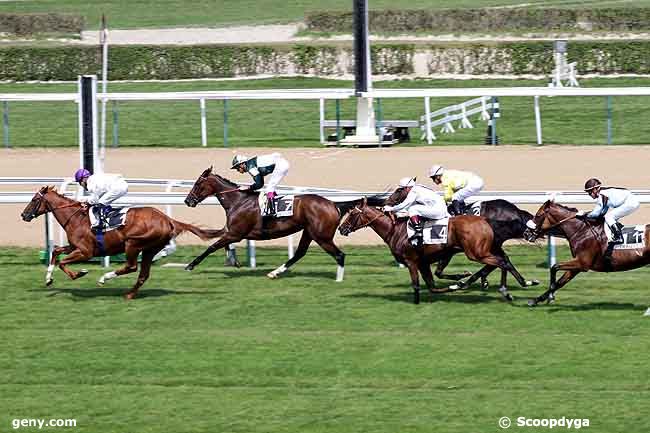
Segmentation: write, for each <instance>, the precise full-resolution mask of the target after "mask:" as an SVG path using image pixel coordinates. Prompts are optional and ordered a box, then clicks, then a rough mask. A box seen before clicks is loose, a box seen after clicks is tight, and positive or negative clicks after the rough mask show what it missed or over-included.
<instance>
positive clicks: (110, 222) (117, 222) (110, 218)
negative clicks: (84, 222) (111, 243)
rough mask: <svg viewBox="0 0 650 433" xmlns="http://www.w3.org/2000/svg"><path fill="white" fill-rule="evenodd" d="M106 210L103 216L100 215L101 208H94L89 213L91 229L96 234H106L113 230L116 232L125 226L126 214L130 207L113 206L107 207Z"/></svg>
mask: <svg viewBox="0 0 650 433" xmlns="http://www.w3.org/2000/svg"><path fill="white" fill-rule="evenodd" d="M107 208H108V209H106V207H105V208H104V211H103V212H102V215H99V212H100V208H95V207H93V208H92V209H91V211H90V212H89V216H90V227H91V228H92V230H93V232H95V233H106V232H109V231H111V230H115V229H117V228H119V227H122V226H123V225H124V221H125V220H126V213H127V212H128V211H129V209H130V208H128V207H119V208H114V207H112V206H107Z"/></svg>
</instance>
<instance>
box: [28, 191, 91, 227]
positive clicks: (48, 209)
mask: <svg viewBox="0 0 650 433" xmlns="http://www.w3.org/2000/svg"><path fill="white" fill-rule="evenodd" d="M36 196H37V197H39V200H38V202H36V206H34V208H35V210H38V208H39V207H41V203H42V202H43V201H45V212H44V213H48V212H52V213H54V211H56V210H59V209H65V208H69V207H75V206H79V209H77V210H76V211H74V212H73V213H72V215H70V216H69V217H68V219H67V220H65V222H64V223H63V224H61V228H63V229H65V227H66V226H67V225H68V223H70V220H71V219H72V217H74V216H75V215H77V214H78V213H79V212H80V211H81V210H82V209H83V206H82V205H81V204H80V203H78V202H73V203H68V204H66V205H63V206H59V207H52V205H51V204H50V202H49V201H48V200H47V199H46V198H45V194H43V193H42V192H41V191H38V192H37V193H36ZM35 210H34V211H32V212H31V217H32V218H36V217H37V216H38V215H36V211H35ZM40 215H42V214H40Z"/></svg>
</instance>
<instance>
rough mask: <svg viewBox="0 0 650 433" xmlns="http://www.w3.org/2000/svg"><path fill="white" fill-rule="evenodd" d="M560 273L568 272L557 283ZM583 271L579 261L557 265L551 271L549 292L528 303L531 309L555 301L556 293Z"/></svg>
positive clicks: (574, 260)
mask: <svg viewBox="0 0 650 433" xmlns="http://www.w3.org/2000/svg"><path fill="white" fill-rule="evenodd" d="M558 271H567V272H565V273H564V275H562V278H560V281H556V278H557V272H558ZM582 271H583V267H582V264H581V263H580V261H579V260H578V259H573V260H569V261H568V262H564V263H556V264H554V265H553V266H551V269H550V272H549V274H550V281H549V288H548V290H547V291H545V292H544V293H542V294H541V295H539V296H538V297H537V298H534V299H531V300H529V301H528V305H529V306H530V307H534V306H536V305H537V304H539V303H540V302H544V301H548V302H549V303H551V302H554V301H555V292H556V291H557V290H558V289H560V288H561V287H562V286H564V285H565V284H566V283H568V282H569V281H571V280H572V279H573V278H574V277H575V276H576V275H578V274H579V273H580V272H582Z"/></svg>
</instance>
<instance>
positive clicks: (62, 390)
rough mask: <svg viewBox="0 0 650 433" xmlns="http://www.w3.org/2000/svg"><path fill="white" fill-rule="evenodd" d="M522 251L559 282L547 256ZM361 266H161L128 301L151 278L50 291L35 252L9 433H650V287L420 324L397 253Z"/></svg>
mask: <svg viewBox="0 0 650 433" xmlns="http://www.w3.org/2000/svg"><path fill="white" fill-rule="evenodd" d="M199 251H200V249H198V248H182V249H180V250H179V251H178V252H177V253H176V254H175V255H173V256H172V257H170V258H168V259H166V260H167V261H174V262H186V261H187V260H189V259H190V258H191V257H193V256H194V255H195V254H197V253H198V252H199ZM508 251H509V253H510V255H511V258H512V259H513V262H514V263H515V264H516V265H518V267H519V269H520V270H521V272H522V273H523V274H524V275H525V276H526V277H528V278H539V279H541V280H543V281H547V270H546V269H544V268H543V267H541V266H540V265H539V264H540V263H542V262H543V261H544V254H545V250H544V249H541V248H535V247H530V246H528V247H510V248H508ZM346 252H347V253H348V260H347V263H348V266H347V267H346V279H345V281H344V282H343V283H338V284H337V283H335V282H334V281H333V277H334V273H335V265H334V263H333V260H332V259H331V258H330V257H329V256H327V255H325V253H323V252H322V251H319V250H318V249H317V247H312V249H311V251H310V253H309V254H308V256H307V257H306V258H305V260H304V262H302V263H299V264H298V265H296V267H295V268H294V269H293V270H292V271H291V272H290V273H289V274H287V275H286V277H283V278H282V279H280V280H277V281H270V280H268V279H267V278H266V277H265V276H264V275H265V273H266V272H268V271H269V270H271V269H273V268H274V267H275V266H277V265H279V264H280V263H281V262H282V261H283V260H285V258H286V257H285V256H284V254H285V250H284V249H264V248H261V249H258V264H259V268H258V269H257V270H250V269H246V268H242V269H232V268H223V267H222V262H223V254H222V253H218V254H216V255H215V256H214V257H213V258H210V259H208V260H207V261H206V262H205V263H204V264H203V265H201V266H200V267H199V268H197V269H196V270H195V271H194V272H192V273H186V272H184V271H182V270H181V269H178V268H162V267H160V266H159V265H156V266H155V267H154V269H153V272H152V277H151V279H150V280H149V281H148V282H147V284H146V285H145V287H144V288H143V289H142V292H141V293H142V297H141V298H139V299H137V300H135V301H132V302H126V301H124V300H123V299H122V297H121V296H120V295H121V293H123V292H124V291H125V290H127V289H128V288H129V287H130V285H131V284H132V283H133V281H134V277H135V276H134V275H131V276H127V277H123V278H122V279H117V280H113V281H111V282H110V284H108V286H107V287H104V288H97V287H95V280H96V279H97V278H98V277H99V276H100V274H101V272H102V270H101V269H100V268H98V267H95V266H91V267H90V269H91V273H90V275H88V276H87V277H86V278H85V279H83V280H78V281H68V280H67V279H64V278H63V275H62V274H61V273H60V272H59V271H58V270H57V271H56V273H55V278H56V281H55V285H56V290H49V289H45V288H44V287H43V278H44V273H45V267H44V266H42V265H40V264H38V263H37V262H36V260H37V252H36V250H34V249H18V248H3V249H2V254H1V255H0V270H1V275H2V278H1V279H0V326H1V327H2V329H1V331H0V347H2V350H0V408H2V410H0V429H1V430H2V431H11V430H12V429H11V420H12V419H14V418H48V419H49V418H75V419H76V420H77V427H76V428H75V429H63V428H62V429H56V430H57V431H75V432H101V433H108V432H120V433H121V432H172V431H173V432H265V433H267V432H300V433H305V432H336V433H343V432H432V431H435V432H459V433H460V432H463V433H464V432H489V431H499V428H498V427H497V420H498V419H499V418H500V417H502V416H509V417H511V418H512V419H513V420H515V419H516V418H517V417H519V416H525V417H528V418H551V417H556V418H560V417H562V416H565V417H567V418H588V419H589V420H590V427H589V428H588V429H587V431H590V432H606V433H613V432H631V431H638V432H641V431H648V430H649V429H650V419H648V417H647V402H648V398H649V397H650V379H649V377H650V366H649V364H648V354H649V353H650V338H649V337H650V318H644V317H642V313H643V311H644V310H645V308H646V306H647V304H648V303H650V300H649V299H650V298H649V297H648V283H647V281H648V276H649V275H650V270H649V269H647V268H645V269H642V270H637V271H632V272H627V273H621V274H596V273H593V274H586V275H581V276H579V277H578V278H576V280H574V282H572V283H571V284H570V285H569V286H568V287H566V288H564V289H562V290H561V291H560V292H558V302H557V303H556V304H555V305H552V306H542V307H539V308H536V309H530V308H528V307H527V306H526V305H525V301H526V299H527V298H528V297H531V296H533V295H536V294H538V293H540V292H541V290H543V287H536V288H532V289H518V288H513V290H512V293H513V294H514V295H515V297H516V300H515V302H514V304H512V305H509V304H507V303H504V302H502V301H501V300H500V297H499V295H498V294H497V293H496V292H495V290H494V289H495V287H496V280H497V279H498V278H497V276H496V275H495V276H494V277H493V282H494V283H495V284H493V285H492V287H491V290H490V291H489V292H488V293H483V292H481V291H479V290H478V289H477V288H472V289H470V290H468V291H467V292H464V293H455V294H447V295H439V296H436V297H435V301H434V302H429V301H427V302H424V303H422V304H420V305H419V306H415V305H413V304H412V303H411V302H410V301H411V296H410V288H409V284H408V274H407V271H406V270H405V269H399V268H397V267H396V266H394V263H393V261H392V259H391V256H390V254H389V253H388V250H387V249H386V248H384V247H366V248H363V247H357V248H352V247H349V248H346ZM241 253H242V251H240V254H241ZM566 253H567V252H566V251H565V250H562V251H561V255H562V256H563V257H566ZM79 267H80V266H76V268H77V269H78V268H79ZM452 268H453V269H456V270H462V269H476V268H477V266H476V265H469V264H467V263H466V262H465V261H464V259H454V263H452ZM440 283H442V282H440ZM440 283H439V284H440ZM21 431H36V430H35V429H31V430H30V429H21ZM48 431H51V430H48ZM510 431H541V430H539V429H530V428H529V429H526V430H524V429H522V428H517V427H512V428H511V429H510ZM544 431H546V430H544Z"/></svg>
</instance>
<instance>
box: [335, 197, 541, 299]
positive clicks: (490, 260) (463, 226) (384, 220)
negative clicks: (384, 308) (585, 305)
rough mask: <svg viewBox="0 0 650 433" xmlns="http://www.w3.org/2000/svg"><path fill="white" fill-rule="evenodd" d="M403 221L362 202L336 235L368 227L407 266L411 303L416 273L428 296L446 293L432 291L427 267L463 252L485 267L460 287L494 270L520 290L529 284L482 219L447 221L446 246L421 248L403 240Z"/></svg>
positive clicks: (417, 286) (416, 285)
mask: <svg viewBox="0 0 650 433" xmlns="http://www.w3.org/2000/svg"><path fill="white" fill-rule="evenodd" d="M406 224H407V221H406V220H405V219H398V220H397V221H395V219H394V218H391V217H390V216H388V215H385V214H384V213H383V212H382V211H380V210H378V209H376V208H374V207H370V206H368V205H367V203H366V202H363V203H362V204H361V205H360V206H357V207H355V208H354V209H352V210H351V211H350V213H349V214H348V216H347V218H346V219H345V221H343V224H341V227H339V232H340V233H341V234H342V235H344V236H347V235H349V234H350V233H351V232H354V231H356V230H359V229H361V228H364V227H370V228H372V229H373V230H374V231H375V232H376V233H377V234H378V235H379V236H380V237H381V238H382V239H383V240H384V242H386V244H388V246H389V248H390V250H391V252H392V253H393V256H394V257H395V259H396V260H397V261H398V262H399V263H403V264H405V265H406V267H408V270H409V273H410V275H411V285H412V287H413V292H414V295H415V299H414V301H415V303H416V304H418V303H419V302H420V282H419V277H418V271H419V273H421V274H422V277H423V278H424V280H425V282H426V284H427V288H428V289H429V291H430V292H431V293H436V292H438V293H440V292H444V291H446V290H442V291H441V290H436V289H435V283H434V279H433V275H432V274H431V268H430V265H431V263H433V262H436V261H438V260H445V259H447V258H448V257H450V256H452V255H454V254H456V253H458V252H461V251H464V252H465V255H466V256H467V258H468V259H470V260H473V261H475V262H480V263H483V264H485V266H484V267H483V268H482V269H481V270H480V271H478V272H476V273H475V274H474V275H472V276H471V277H470V278H469V279H468V280H467V281H466V282H464V283H460V287H461V288H462V287H467V286H469V285H470V284H471V283H473V282H474V281H476V280H477V279H478V278H481V277H482V276H483V275H484V274H487V273H489V272H491V271H492V270H494V269H496V268H500V269H503V270H505V271H507V272H510V273H511V274H512V275H513V276H514V277H515V278H516V279H517V281H518V282H519V284H520V285H521V286H523V287H528V286H531V285H533V282H532V281H526V280H524V278H523V277H522V276H521V275H520V274H519V272H517V270H516V269H515V267H514V266H513V265H512V263H510V259H508V256H507V255H506V253H505V252H504V251H503V249H501V245H498V244H497V243H496V242H495V239H496V238H495V234H494V232H493V230H492V228H491V227H490V225H489V224H488V222H487V221H486V220H485V218H483V217H478V216H471V215H461V216H457V217H454V218H451V219H450V220H449V229H448V231H447V233H448V234H447V243H446V244H436V245H423V246H422V247H421V248H415V247H413V246H412V245H411V243H410V242H409V240H408V239H407V233H406ZM499 293H501V295H502V296H503V297H504V298H505V299H506V300H508V301H511V300H512V296H511V295H510V293H508V289H507V288H506V287H505V286H504V287H501V288H499Z"/></svg>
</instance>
